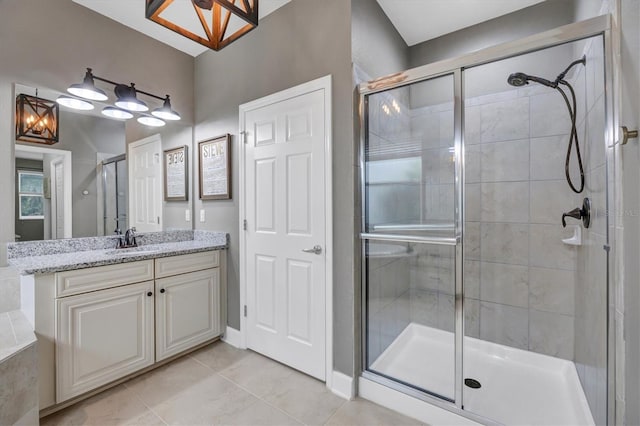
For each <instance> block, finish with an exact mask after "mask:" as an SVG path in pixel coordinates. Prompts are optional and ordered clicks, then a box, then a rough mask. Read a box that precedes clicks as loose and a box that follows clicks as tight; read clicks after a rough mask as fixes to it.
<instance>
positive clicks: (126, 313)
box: [56, 281, 154, 403]
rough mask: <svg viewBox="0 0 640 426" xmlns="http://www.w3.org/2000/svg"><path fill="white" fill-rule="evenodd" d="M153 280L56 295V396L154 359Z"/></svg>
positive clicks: (87, 388) (79, 390)
mask: <svg viewBox="0 0 640 426" xmlns="http://www.w3.org/2000/svg"><path fill="white" fill-rule="evenodd" d="M153 308H154V306H153V281H147V282H143V283H140V284H131V285H126V286H122V287H117V288H112V289H108V290H100V291H95V292H91V293H86V294H79V295H77V296H69V297H63V298H60V299H57V324H58V330H57V335H56V377H57V379H56V383H57V391H56V402H58V403H60V402H62V401H66V400H67V399H69V398H72V397H74V396H77V395H80V394H83V393H85V392H88V391H90V390H92V389H95V388H97V387H99V386H102V385H105V384H107V383H110V382H112V381H114V380H117V379H119V378H121V377H124V376H126V375H128V374H131V373H133V372H135V371H138V370H140V369H142V368H144V367H147V366H149V365H151V364H153V362H154V354H153Z"/></svg>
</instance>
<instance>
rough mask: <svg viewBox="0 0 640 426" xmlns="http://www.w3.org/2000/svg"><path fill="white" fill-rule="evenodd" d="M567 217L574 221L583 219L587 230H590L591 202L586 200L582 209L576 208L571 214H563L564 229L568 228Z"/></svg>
mask: <svg viewBox="0 0 640 426" xmlns="http://www.w3.org/2000/svg"><path fill="white" fill-rule="evenodd" d="M567 217H572V218H574V219H578V220H580V219H582V224H583V225H584V227H585V228H588V227H589V225H590V224H591V200H589V199H588V198H585V199H584V200H583V201H582V208H580V207H576V208H575V209H573V210H571V211H570V212H567V213H563V214H562V226H563V227H564V228H566V227H567V221H566V220H565V219H566V218H567Z"/></svg>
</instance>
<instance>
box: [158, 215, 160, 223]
mask: <svg viewBox="0 0 640 426" xmlns="http://www.w3.org/2000/svg"><path fill="white" fill-rule="evenodd" d="M158 225H160V216H158Z"/></svg>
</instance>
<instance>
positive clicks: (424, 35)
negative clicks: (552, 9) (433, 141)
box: [73, 0, 544, 56]
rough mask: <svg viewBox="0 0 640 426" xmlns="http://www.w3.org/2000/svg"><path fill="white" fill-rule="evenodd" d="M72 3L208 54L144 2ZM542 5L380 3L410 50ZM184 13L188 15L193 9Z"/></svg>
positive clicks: (263, 1)
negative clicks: (154, 16)
mask: <svg viewBox="0 0 640 426" xmlns="http://www.w3.org/2000/svg"><path fill="white" fill-rule="evenodd" d="M73 1H74V2H75V3H77V4H80V5H82V6H85V7H87V8H89V9H91V10H93V11H95V12H97V13H100V14H102V15H104V16H107V17H109V18H111V19H113V20H114V21H117V22H119V23H121V24H123V25H126V26H128V27H130V28H133V29H134V30H136V31H139V32H141V33H143V34H146V35H148V36H149V37H153V38H155V39H156V40H159V41H161V42H163V43H165V44H168V45H169V46H172V47H174V48H176V49H178V50H181V51H183V52H185V53H188V54H189V55H191V56H198V55H200V54H201V53H203V52H206V51H207V50H209V49H208V48H207V47H205V46H202V45H200V44H198V43H196V42H194V41H192V40H190V39H188V38H186V37H183V36H181V35H179V34H176V33H174V32H173V31H171V30H168V29H166V28H164V27H162V26H161V25H158V24H156V23H155V22H152V21H150V20H148V19H146V18H145V0H73ZM174 1H175V3H176V4H181V3H185V4H189V3H190V2H191V0H174ZM290 1H291V0H260V7H259V9H258V10H259V13H260V19H262V18H264V17H265V16H267V15H269V14H270V13H272V12H274V11H275V10H277V9H279V8H280V7H282V6H284V5H285V4H287V3H289V2H290ZM317 1H326V0H317ZM340 1H347V0H340ZM542 1H544V0H377V2H378V4H379V5H380V7H382V10H384V12H385V13H386V15H387V16H388V17H389V20H390V21H391V23H392V24H393V25H394V26H395V27H396V29H397V30H398V32H399V33H400V35H401V36H402V38H403V39H404V41H405V42H406V43H407V45H409V46H413V45H414V44H417V43H421V42H423V41H426V40H430V39H432V38H436V37H439V36H441V35H444V34H448V33H450V32H453V31H457V30H460V29H462V28H466V27H469V26H471V25H475V24H478V23H480V22H484V21H487V20H489V19H493V18H497V17H498V16H502V15H506V14H508V13H511V12H514V11H516V10H519V9H523V8H525V7H529V6H532V5H534V4H536V3H541V2H542ZM181 6H182V5H181ZM178 9H179V8H178ZM182 10H185V11H187V12H189V11H190V8H188V7H187V8H183V9H182ZM190 18H191V16H189V17H185V19H186V20H189V19H190Z"/></svg>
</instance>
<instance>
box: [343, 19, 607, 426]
mask: <svg viewBox="0 0 640 426" xmlns="http://www.w3.org/2000/svg"><path fill="white" fill-rule="evenodd" d="M611 28H612V23H611V16H610V15H603V16H598V17H595V18H591V19H588V20H585V21H582V22H577V23H573V24H569V25H565V26H561V27H558V28H555V29H553V30H549V31H545V32H543V33H540V34H536V35H533V36H529V37H526V38H524V39H521V40H517V41H513V42H508V43H504V44H501V45H497V46H493V47H490V48H487V49H483V50H480V51H477V52H473V53H469V54H466V55H463V56H460V57H457V58H453V59H447V60H443V61H439V62H435V63H432V64H427V65H423V66H420V67H417V68H413V69H410V70H407V71H404V72H402V73H396V74H393V75H390V76H387V77H383V78H379V79H376V80H373V81H370V82H364V83H362V84H360V85H359V86H358V88H357V92H358V94H359V104H358V110H357V113H358V117H357V119H358V120H359V127H358V130H357V131H358V132H359V135H356V137H357V139H359V143H360V149H359V163H358V164H359V166H360V177H359V187H360V188H359V189H360V198H359V199H360V203H361V206H360V207H361V222H360V225H359V226H360V231H362V230H365V219H366V216H365V215H366V211H365V209H366V206H365V202H364V194H365V189H366V188H365V172H366V171H365V143H366V138H367V134H368V96H370V95H373V94H376V93H380V92H385V91H388V90H390V89H395V88H399V87H404V86H408V85H410V84H412V83H417V82H420V81H425V80H430V79H434V78H437V77H442V76H446V75H453V79H454V149H455V153H456V155H455V167H454V176H455V180H454V182H455V185H454V187H455V196H454V200H455V201H454V216H455V217H454V230H455V233H454V237H452V238H442V237H417V236H415V235H404V236H403V235H393V236H390V235H388V234H380V233H375V232H372V233H365V232H360V233H358V230H357V229H356V236H355V237H356V244H358V243H359V244H360V246H361V250H360V255H361V277H360V281H361V286H362V288H361V291H360V292H359V296H360V297H361V299H360V300H359V301H358V300H357V297H358V294H356V303H358V306H357V307H356V312H357V313H359V316H360V318H359V320H360V321H361V323H360V324H361V326H360V327H356V336H355V339H356V340H355V341H356V345H355V347H356V348H358V347H359V348H360V351H359V352H360V353H359V354H358V353H356V359H355V362H356V363H355V365H356V368H357V369H356V371H358V372H359V374H360V377H361V378H364V379H367V380H370V381H373V382H375V383H378V384H381V385H384V386H386V387H389V388H391V389H393V390H396V391H400V392H402V393H404V394H407V395H409V396H412V397H415V398H418V399H420V400H423V401H425V402H428V403H431V404H432V405H435V406H437V407H440V408H443V409H446V410H448V411H451V412H453V413H455V414H458V415H461V416H463V417H466V418H469V419H471V420H475V421H480V422H482V423H484V424H499V423H496V422H495V420H492V419H488V418H485V417H483V416H479V415H477V414H474V413H471V412H469V411H465V410H464V409H463V380H464V377H463V344H464V342H463V340H464V307H463V302H464V300H463V299H464V293H463V264H464V262H463V236H464V217H465V212H464V128H463V125H464V120H463V114H464V81H463V71H464V70H465V69H467V68H472V67H476V66H479V65H483V64H487V63H491V62H496V61H499V60H503V59H508V58H511V57H515V56H520V55H523V54H527V53H532V52H535V51H539V50H543V49H546V48H551V47H554V46H558V45H562V44H566V43H571V42H574V41H578V40H582V39H587V38H590V37H595V36H602V41H603V47H604V62H605V63H604V68H605V73H604V76H605V81H604V84H605V92H604V96H605V134H604V135H603V137H604V140H605V143H606V147H607V148H611V147H613V146H614V145H615V144H616V143H617V142H616V141H618V122H619V120H618V108H616V107H614V106H615V105H616V104H615V103H614V89H617V87H616V86H617V85H616V86H614V75H617V74H616V68H614V56H613V52H614V51H613V48H614V46H615V44H614V43H616V42H618V40H614V39H613V35H612V30H611ZM610 154H611V153H610V152H608V153H607V156H606V158H607V161H606V174H607V182H608V183H607V185H606V199H607V206H608V209H611V208H617V206H614V205H613V202H612V201H611V200H612V198H613V197H612V196H611V195H612V194H613V192H612V191H613V190H614V188H611V183H610V182H612V179H611V178H612V175H613V164H611V163H612V162H614V161H616V160H615V159H614V157H613V156H612V155H610ZM613 220H614V217H613V216H612V215H606V230H607V232H606V234H607V235H606V238H607V243H606V244H607V245H606V246H605V247H604V253H603V255H605V256H606V259H607V282H606V286H607V298H606V303H607V339H606V340H607V345H608V347H607V423H608V424H615V371H616V370H615V369H616V366H615V359H616V352H615V351H616V347H615V343H616V342H615V328H614V327H615V322H614V321H615V303H614V301H615V281H614V274H615V270H614V269H615V265H616V262H613V261H614V260H615V258H614V257H612V256H615V251H616V250H615V246H614V244H613V239H614V235H615V233H614V232H611V231H610V228H611V226H612V225H613V226H615V223H613ZM369 240H387V241H388V240H394V241H403V242H421V243H426V244H431V245H433V244H439V245H448V246H455V372H454V380H455V382H454V384H455V397H454V400H453V401H452V402H449V401H447V400H445V399H442V398H439V397H436V396H433V395H430V394H428V393H426V392H421V391H418V390H417V389H415V388H413V387H411V386H407V385H403V384H401V383H399V382H397V381H394V380H390V379H388V378H386V377H383V376H381V375H378V374H375V373H373V372H370V371H367V369H366V368H367V367H366V348H367V345H366V339H367V330H366V328H367V312H366V300H367V294H366V253H365V250H366V241H369ZM611 248H613V253H612V251H611V250H610V249H611ZM612 262H613V263H612ZM356 315H358V314H356ZM356 352H358V351H356Z"/></svg>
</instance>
